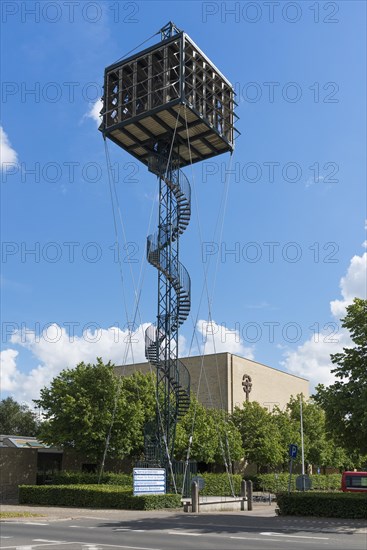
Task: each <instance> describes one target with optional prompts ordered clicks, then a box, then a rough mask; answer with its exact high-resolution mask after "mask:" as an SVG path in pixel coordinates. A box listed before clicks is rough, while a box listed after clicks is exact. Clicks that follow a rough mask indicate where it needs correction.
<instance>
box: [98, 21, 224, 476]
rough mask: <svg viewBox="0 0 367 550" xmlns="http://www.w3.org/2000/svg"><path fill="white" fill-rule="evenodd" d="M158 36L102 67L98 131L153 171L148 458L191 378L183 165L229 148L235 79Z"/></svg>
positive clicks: (167, 31) (170, 426)
mask: <svg viewBox="0 0 367 550" xmlns="http://www.w3.org/2000/svg"><path fill="white" fill-rule="evenodd" d="M160 33H161V42H159V43H158V44H155V45H154V46H152V47H150V48H148V49H146V50H143V51H141V52H139V53H137V54H135V55H133V56H131V57H129V58H128V59H125V60H122V61H119V62H117V63H115V64H113V65H110V66H109V67H107V68H106V69H105V77H104V95H103V109H102V112H101V114H102V116H103V121H102V124H101V126H100V130H101V131H102V132H103V135H104V137H105V138H106V137H107V138H109V139H111V140H112V141H113V142H115V143H116V144H117V145H118V146H119V147H122V148H123V149H125V150H126V151H128V152H129V153H130V154H132V155H133V156H134V157H135V158H137V159H139V160H140V161H141V162H143V163H144V164H145V165H146V166H147V167H148V169H149V170H150V171H151V172H153V173H154V174H156V175H157V176H158V178H159V223H158V230H157V232H156V233H154V234H153V235H150V236H149V237H148V239H147V259H148V262H149V263H150V264H152V265H153V266H154V267H155V268H156V269H157V270H158V312H157V322H156V324H154V325H151V326H150V327H148V329H147V331H146V334H145V350H146V357H147V359H148V361H150V363H151V364H152V365H153V366H154V367H155V369H156V373H157V387H156V393H157V403H158V406H157V414H156V419H155V421H153V422H152V423H151V424H150V425H148V426H146V434H145V454H146V460H147V462H149V463H150V464H152V465H153V464H154V465H160V466H167V464H168V462H170V461H171V459H172V458H173V451H174V440H175V430H176V424H177V420H178V418H179V417H180V416H182V415H183V414H185V413H186V411H187V410H188V407H189V403H190V376H189V373H188V371H187V369H186V367H185V366H184V365H183V363H182V362H181V361H180V360H179V359H178V335H179V327H180V326H181V325H182V323H183V322H184V321H185V320H186V319H187V317H188V315H189V312H190V304H191V298H190V277H189V274H188V272H187V270H186V269H185V267H184V266H183V265H182V264H181V263H180V261H179V241H180V239H179V237H180V235H181V234H182V233H183V232H184V231H185V229H186V227H187V225H188V223H189V220H190V214H191V188H190V184H189V182H188V180H187V178H186V176H185V175H184V173H183V172H182V170H181V168H182V167H184V166H187V165H189V164H192V163H195V162H199V161H202V160H205V159H208V158H211V157H213V156H217V155H219V154H221V153H225V152H227V151H230V152H232V151H233V148H234V133H235V128H234V118H235V114H234V105H235V103H234V91H233V87H232V85H231V84H230V83H229V82H228V80H227V79H226V78H225V77H224V76H223V75H222V74H221V73H220V71H219V70H218V69H217V68H216V67H215V65H213V63H212V62H211V61H210V60H209V59H208V58H207V57H206V56H205V54H204V53H203V52H202V51H201V50H200V49H199V48H198V47H197V46H196V44H195V43H194V42H193V41H192V40H191V38H189V37H188V36H187V34H185V33H184V32H183V31H180V30H179V29H178V28H177V27H176V26H175V25H174V24H173V23H171V22H170V23H168V24H167V25H166V26H165V27H163V28H162V29H161V31H160Z"/></svg>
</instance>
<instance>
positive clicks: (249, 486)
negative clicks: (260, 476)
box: [246, 480, 252, 512]
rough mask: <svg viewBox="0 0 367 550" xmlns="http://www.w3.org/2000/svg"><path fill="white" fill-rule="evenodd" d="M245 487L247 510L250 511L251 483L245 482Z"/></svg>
mask: <svg viewBox="0 0 367 550" xmlns="http://www.w3.org/2000/svg"><path fill="white" fill-rule="evenodd" d="M246 485H247V510H248V511H249V512H250V511H251V510H252V481H251V480H250V481H246Z"/></svg>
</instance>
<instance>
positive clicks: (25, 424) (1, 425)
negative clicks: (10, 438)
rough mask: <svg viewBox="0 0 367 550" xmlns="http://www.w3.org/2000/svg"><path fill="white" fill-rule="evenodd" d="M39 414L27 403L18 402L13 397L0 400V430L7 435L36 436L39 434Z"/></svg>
mask: <svg viewBox="0 0 367 550" xmlns="http://www.w3.org/2000/svg"><path fill="white" fill-rule="evenodd" d="M39 424H40V423H39V421H38V419H37V415H36V414H35V413H34V412H32V411H31V409H30V408H29V407H28V406H27V405H21V404H20V403H17V402H16V401H15V400H14V399H13V398H12V397H7V398H6V399H2V401H0V432H1V433H2V434H4V435H5V434H6V435H25V436H35V435H37V434H38V430H39Z"/></svg>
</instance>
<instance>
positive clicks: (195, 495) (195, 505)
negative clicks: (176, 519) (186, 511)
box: [191, 481, 199, 514]
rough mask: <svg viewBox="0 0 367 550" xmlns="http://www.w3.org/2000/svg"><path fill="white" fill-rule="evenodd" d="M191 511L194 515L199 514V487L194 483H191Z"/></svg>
mask: <svg viewBox="0 0 367 550" xmlns="http://www.w3.org/2000/svg"><path fill="white" fill-rule="evenodd" d="M191 510H192V512H193V513H194V514H198V513H199V485H198V484H197V482H196V481H193V482H192V483H191Z"/></svg>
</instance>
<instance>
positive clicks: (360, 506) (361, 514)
mask: <svg viewBox="0 0 367 550" xmlns="http://www.w3.org/2000/svg"><path fill="white" fill-rule="evenodd" d="M276 499H277V505H278V508H279V510H278V514H279V515H281V516H316V517H329V518H352V519H366V518H367V495H366V494H364V493H342V492H340V493H316V492H306V493H301V492H297V493H290V494H288V493H278V494H277V495H276Z"/></svg>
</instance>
